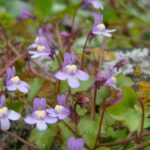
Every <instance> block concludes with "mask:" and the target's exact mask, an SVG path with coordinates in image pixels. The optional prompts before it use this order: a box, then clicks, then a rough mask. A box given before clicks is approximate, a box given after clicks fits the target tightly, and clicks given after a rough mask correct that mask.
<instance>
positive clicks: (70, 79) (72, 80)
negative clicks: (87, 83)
mask: <svg viewBox="0 0 150 150" xmlns="http://www.w3.org/2000/svg"><path fill="white" fill-rule="evenodd" d="M68 84H69V86H70V87H71V88H78V87H79V86H80V82H79V80H78V79H77V77H76V76H71V75H69V76H68Z"/></svg>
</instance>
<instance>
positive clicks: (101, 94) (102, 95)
mask: <svg viewBox="0 0 150 150" xmlns="http://www.w3.org/2000/svg"><path fill="white" fill-rule="evenodd" d="M109 93H110V88H109V87H106V86H103V87H101V88H100V89H99V90H98V91H97V94H96V104H97V105H100V104H101V102H102V101H104V100H105V99H106V98H107V97H108V96H109Z"/></svg>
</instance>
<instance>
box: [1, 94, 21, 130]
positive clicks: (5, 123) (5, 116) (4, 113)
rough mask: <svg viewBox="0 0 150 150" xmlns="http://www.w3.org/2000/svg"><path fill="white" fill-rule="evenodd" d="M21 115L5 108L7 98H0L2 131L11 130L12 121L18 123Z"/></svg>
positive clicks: (2, 96)
mask: <svg viewBox="0 0 150 150" xmlns="http://www.w3.org/2000/svg"><path fill="white" fill-rule="evenodd" d="M20 116H21V115H20V114H19V113H17V112H15V111H13V110H10V109H8V108H7V107H6V106H5V96H4V95H1V96H0V130H3V131H5V130H8V129H9V128H10V121H9V120H12V121H16V120H18V119H19V118H20Z"/></svg>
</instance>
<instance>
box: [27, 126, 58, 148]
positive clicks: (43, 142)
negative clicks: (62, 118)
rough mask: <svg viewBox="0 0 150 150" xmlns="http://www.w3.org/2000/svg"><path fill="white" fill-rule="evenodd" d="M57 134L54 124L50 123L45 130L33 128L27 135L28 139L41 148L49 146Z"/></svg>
mask: <svg viewBox="0 0 150 150" xmlns="http://www.w3.org/2000/svg"><path fill="white" fill-rule="evenodd" d="M56 134H57V129H56V126H54V125H50V126H49V128H48V129H47V130H45V131H40V130H37V129H33V130H32V132H31V135H30V137H29V141H31V142H35V143H36V144H37V145H38V146H39V148H40V149H41V150H45V149H46V148H50V146H51V145H52V144H53V140H54V138H55V136H56Z"/></svg>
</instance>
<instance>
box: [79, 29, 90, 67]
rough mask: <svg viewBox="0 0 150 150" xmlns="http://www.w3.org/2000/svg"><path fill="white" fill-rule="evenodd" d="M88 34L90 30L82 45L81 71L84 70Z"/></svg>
mask: <svg viewBox="0 0 150 150" xmlns="http://www.w3.org/2000/svg"><path fill="white" fill-rule="evenodd" d="M90 34H91V30H90V32H89V33H88V35H87V38H86V41H85V44H84V46H83V51H82V57H81V69H82V70H84V59H85V49H86V46H87V43H88V40H89V38H90Z"/></svg>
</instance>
